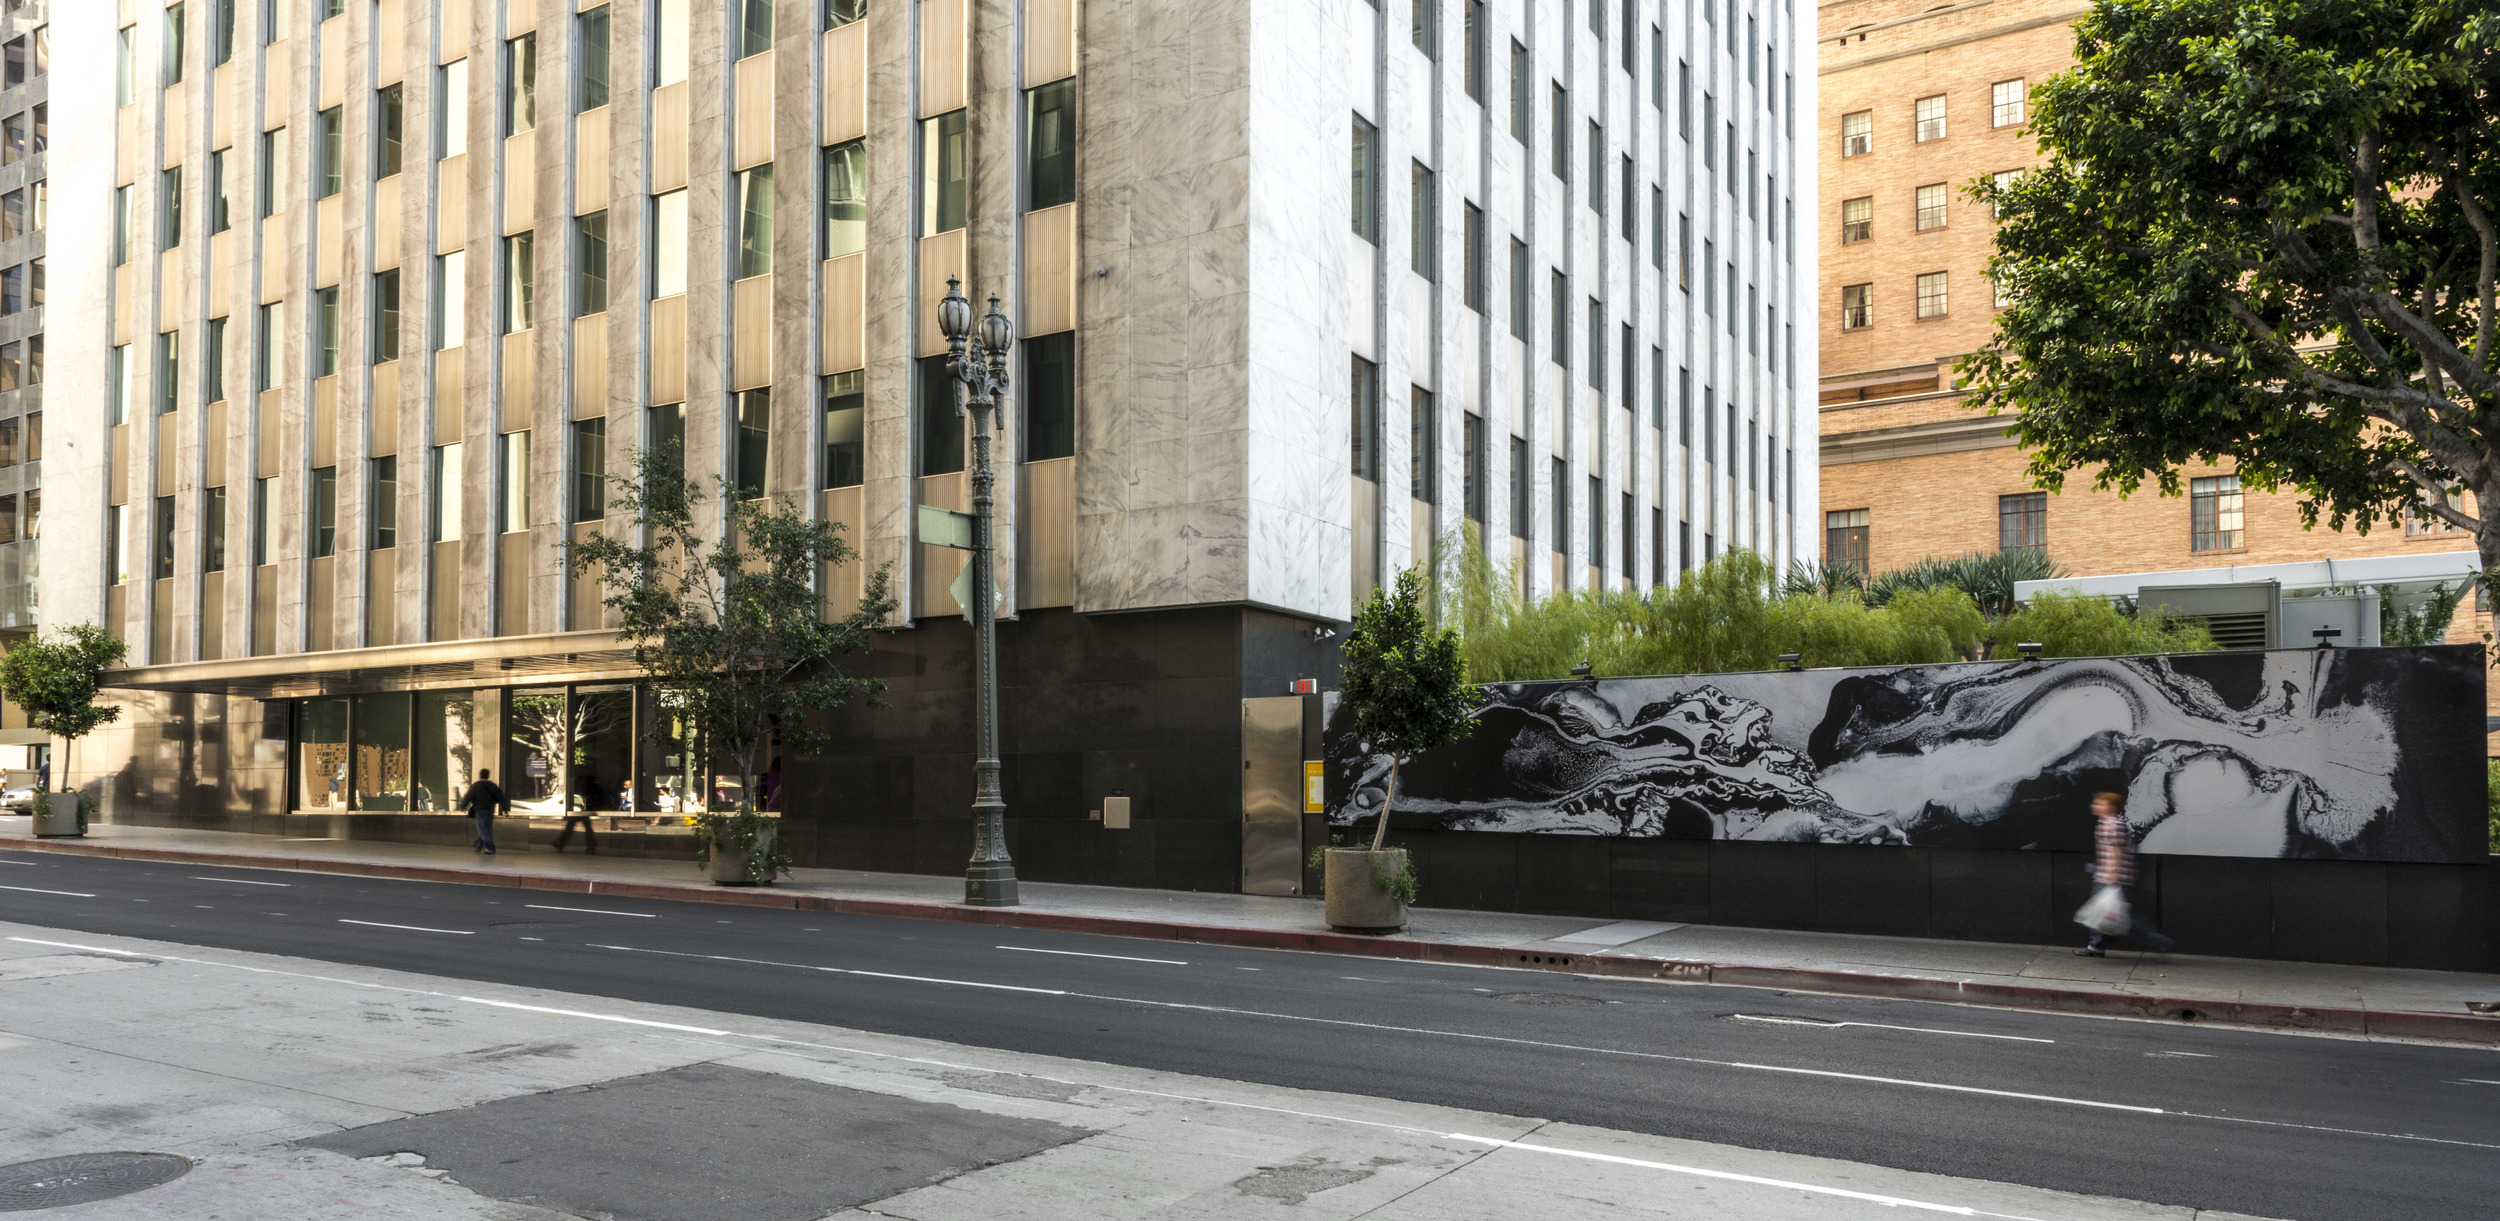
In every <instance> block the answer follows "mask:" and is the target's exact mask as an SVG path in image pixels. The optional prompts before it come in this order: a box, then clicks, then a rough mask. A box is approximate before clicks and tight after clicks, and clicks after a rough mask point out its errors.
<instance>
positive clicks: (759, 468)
mask: <svg viewBox="0 0 2500 1221" xmlns="http://www.w3.org/2000/svg"><path fill="white" fill-rule="evenodd" d="M735 397H736V399H737V403H736V410H737V419H738V437H737V445H738V448H737V451H736V454H735V455H734V456H735V458H736V465H735V467H734V468H733V469H732V471H731V475H732V476H733V478H732V482H734V483H736V484H737V485H738V497H739V499H741V500H761V499H763V497H764V490H765V488H766V487H767V486H768V482H769V479H770V476H771V462H772V436H773V392H772V391H770V390H767V389H763V388H760V387H759V388H757V389H754V390H741V391H738V392H737V395H736V396H735Z"/></svg>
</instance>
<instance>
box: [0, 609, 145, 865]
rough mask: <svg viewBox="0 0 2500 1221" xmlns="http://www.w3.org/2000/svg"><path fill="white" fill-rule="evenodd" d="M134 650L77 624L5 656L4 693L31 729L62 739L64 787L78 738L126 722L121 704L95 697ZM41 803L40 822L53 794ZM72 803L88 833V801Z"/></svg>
mask: <svg viewBox="0 0 2500 1221" xmlns="http://www.w3.org/2000/svg"><path fill="white" fill-rule="evenodd" d="M129 652H130V646H129V645H128V644H127V643H125V642H124V641H123V640H122V638H121V637H119V636H116V635H114V634H112V633H111V632H108V631H105V630H104V629H103V628H100V627H97V626H96V625H94V624H92V623H77V624H72V625H70V626H68V627H65V628H62V629H61V630H59V631H57V632H55V633H53V634H52V635H51V636H49V637H44V636H35V637H31V638H29V639H26V640H23V641H20V642H18V644H17V646H16V647H15V648H12V649H10V650H9V651H8V655H7V656H5V657H0V695H5V696H6V697H7V698H8V699H9V700H10V701H11V702H12V703H15V704H16V705H17V706H18V707H19V708H21V709H23V710H24V711H25V713H26V723H27V724H28V725H31V726H33V727H34V728H36V729H40V730H43V731H44V732H46V733H49V734H52V735H53V736H55V737H58V738H60V739H62V747H61V777H62V780H63V783H64V784H66V783H67V781H68V778H69V764H70V752H71V751H72V750H73V749H74V748H76V746H77V744H78V739H80V738H83V737H85V736H87V735H88V734H90V733H93V732H95V731H96V730H98V729H100V728H102V727H104V726H106V725H110V724H112V723H113V722H115V721H117V720H120V719H121V715H122V710H121V706H120V705H118V704H98V703H96V702H95V697H96V694H97V692H98V691H99V690H100V689H101V688H102V683H103V677H104V672H105V671H106V670H108V669H111V668H112V667H114V666H117V665H120V664H121V660H122V658H123V657H124V656H126V655H128V653H129ZM36 800H37V801H39V802H42V803H44V805H45V809H42V810H38V811H37V815H38V820H39V821H40V820H41V819H42V818H43V817H44V816H46V815H48V814H49V804H50V794H49V793H45V794H41V795H39V796H38V797H37V798H36ZM73 800H74V802H75V804H76V806H77V810H78V820H77V827H78V831H79V833H81V834H83V833H85V831H86V829H87V826H86V824H87V805H88V800H89V799H88V798H87V796H86V795H85V794H83V793H82V794H79V795H78V796H77V797H76V798H74V799H73Z"/></svg>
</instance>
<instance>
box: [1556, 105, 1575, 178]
mask: <svg viewBox="0 0 2500 1221" xmlns="http://www.w3.org/2000/svg"><path fill="white" fill-rule="evenodd" d="M1553 91H1554V92H1553V112H1554V113H1553V119H1554V123H1553V127H1554V136H1553V141H1554V147H1553V150H1552V161H1553V166H1554V177H1556V178H1560V179H1562V180H1563V181H1565V182H1569V181H1571V91H1570V90H1567V89H1565V88H1563V87H1562V86H1561V85H1555V86H1553Z"/></svg>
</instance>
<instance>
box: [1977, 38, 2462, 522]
mask: <svg viewBox="0 0 2500 1221" xmlns="http://www.w3.org/2000/svg"><path fill="white" fill-rule="evenodd" d="M2075 32H2076V57H2077V62H2076V66H2075V68H2074V69H2073V70H2072V71H2071V72H2068V73H2065V74H2063V75H2060V76H2058V77H2056V78H2053V79H2051V80H2049V81H2047V82H2045V83H2043V84H2042V85H2041V86H2040V87H2039V88H2038V89H2037V90H2036V91H2035V92H2034V94H2033V113H2032V118H2031V124H2032V131H2033V134H2034V135H2035V136H2036V137H2037V139H2038V142H2039V148H2040V151H2041V153H2042V155H2043V163H2042V164H2040V165H2039V166H2038V167H2036V168H2035V169H2032V170H2029V171H2026V172H2024V173H2023V174H2022V175H2021V176H2020V177H2019V178H2017V179H2016V180H2015V181H2014V182H2013V184H2012V185H2011V186H2010V187H2005V188H1999V187H1997V186H1995V185H1994V184H1992V183H1980V184H1977V185H1976V186H1975V187H1974V188H1973V190H1974V194H1976V195H1977V196H1978V197H1980V198H1981V199H1983V200H1986V201H1987V202H1989V203H1991V204H1993V205H1994V206H1995V208H1996V210H1997V214H1998V228H1997V233H1996V243H1997V251H1998V253H1997V256H1996V258H1995V260H1994V262H1993V263H1992V264H1991V266H1990V275H1991V276H1992V278H1994V279H1995V281H1996V282H1997V283H1998V284H1999V285H2002V286H2004V287H2005V288H2006V289H2007V290H2008V292H2009V293H2010V296H2011V302H2012V303H2011V305H2010V307H2009V308H2007V309H2005V310H2003V311H2002V312H2001V313H2000V314H1999V315H1998V321H1997V332H1996V336H1995V339H1994V340H1993V342H1992V343H1991V345H1990V346H1989V347H1988V348H1987V349H1986V350H1984V351H1982V352H1980V353H1978V354H1976V355H1974V356H1973V357H1971V358H1969V359H1968V360H1966V361H1965V362H1964V365H1963V371H1964V373H1965V374H1967V375H1968V376H1969V377H1970V379H1971V380H1972V384H1973V386H1974V394H1975V400H1976V402H1977V404H1978V405H1980V406H1983V407H1985V408H1987V409H1989V410H1991V411H1995V412H2006V413H2012V414H2014V415H2015V416H2016V418H2017V421H2018V422H2017V423H2016V425H2015V432H2016V434H2017V435H2018V436H2019V437H2020V439H2021V441H2022V442H2023V444H2024V445H2025V446H2027V447H2028V448H2029V449H2030V451H2031V454H2032V463H2031V474H2032V475H2033V477H2034V478H2035V479H2036V480H2038V481H2039V482H2040V483H2041V484H2042V485H2043V486H2046V487H2049V488H2056V487H2058V486H2060V485H2061V483H2062V481H2063V479H2064V478H2065V477H2066V475H2067V473H2068V472H2070V471H2078V470H2090V471H2091V472H2093V478H2094V480H2095V483H2096V484H2097V485H2098V486H2102V487H2112V488H2116V489H2118V490H2119V491H2121V492H2122V493H2123V492H2132V491H2134V490H2136V489H2138V488H2139V487H2141V486H2144V485H2145V484H2148V483H2150V484H2152V485H2154V486H2156V487H2158V488H2159V489H2160V490H2161V491H2162V492H2163V493H2164V494H2168V495H2176V494H2177V493H2178V492H2179V490H2180V483H2181V478H2180V471H2181V468H2182V467H2183V466H2186V465H2189V464H2194V463H2203V462H2217V461H2229V462H2232V463H2235V464H2236V466H2237V469H2238V472H2239V476H2240V479H2241V482H2242V483H2243V484H2245V485H2248V486H2252V487H2255V488H2260V489H2288V490H2291V491H2294V492H2296V493H2298V494H2299V496H2300V497H2301V501H2302V511H2303V513H2304V517H2305V520H2306V521H2308V522H2309V523H2311V524H2315V523H2316V522H2317V521H2318V520H2320V518H2321V517H2323V518H2324V519H2325V520H2326V521H2327V522H2328V523H2329V524H2330V525H2332V526H2334V527H2336V528H2338V529H2341V528H2343V527H2345V526H2346V525H2347V524H2350V525H2352V526H2354V527H2356V528H2358V529H2360V530H2363V531H2366V530H2368V529H2369V528H2370V526H2371V525H2372V524H2373V523H2374V522H2378V521H2382V520H2394V519H2396V518H2398V517H2399V516H2400V515H2401V514H2403V513H2405V512H2407V511H2414V512H2421V513H2426V514H2429V515H2433V516H2437V517H2440V518H2443V519H2445V520H2447V521H2449V522H2451V523H2453V524H2455V525H2458V526H2462V527H2465V528H2468V529H2472V530H2474V531H2475V532H2476V537H2477V541H2478V544H2479V546H2480V550H2481V553H2482V560H2483V566H2484V567H2485V568H2486V569H2490V568H2494V567H2495V566H2496V565H2500V452H2495V448H2494V441H2495V438H2496V437H2500V373H2495V369H2494V358H2495V354H2494V350H2493V331H2494V322H2495V318H2494V300H2493V298H2494V281H2495V274H2496V273H2500V234H2495V231H2494V222H2493V218H2492V212H2493V210H2494V209H2493V201H2494V200H2495V198H2500V123H2495V110H2496V109H2500V90H2495V89H2494V88H2493V82H2494V81H2495V80H2500V9H2494V8H2493V7H2492V6H2491V5H2490V4H2488V3H2487V2H2481V0H2100V2H2099V3H2098V4H2097V5H2096V6H2095V7H2094V8H2093V9H2092V10H2091V11H2090V12H2089V13H2087V14H2086V15H2084V16H2083V17H2082V18H2081V19H2080V20H2079V21H2078V22H2077V23H2076V26H2075ZM2458 485H2462V486H2464V487H2466V488H2469V489H2471V490H2472V491H2473V492H2474V493H2475V495H2476V497H2477V500H2478V504H2477V505H2476V506H2474V507H2475V510H2476V512H2478V513H2479V514H2480V516H2479V517H2476V516H2474V515H2471V514H2469V513H2468V512H2467V511H2466V510H2465V509H2464V508H2463V507H2461V506H2460V505H2459V504H2457V503H2456V502H2454V501H2452V500H2450V499H2449V498H2448V497H2447V495H2446V494H2447V493H2448V492H2449V491H2450V490H2451V489H2453V488H2455V487H2456V486H2458Z"/></svg>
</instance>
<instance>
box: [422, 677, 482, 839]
mask: <svg viewBox="0 0 2500 1221" xmlns="http://www.w3.org/2000/svg"><path fill="white" fill-rule="evenodd" d="M475 708H476V704H475V702H474V701H473V700H471V698H470V696H469V693H468V692H466V691H420V692H418V693H417V717H416V720H417V723H416V752H417V768H416V772H417V776H416V788H415V790H414V791H413V792H412V793H411V794H410V798H411V801H410V804H411V805H412V806H413V807H414V808H415V809H417V810H420V811H429V812H441V813H449V814H457V813H460V812H461V811H460V795H461V794H462V793H465V792H467V791H468V788H469V781H470V779H471V778H472V777H473V776H475V775H476V770H475V769H476V763H477V761H476V759H475V758H473V757H472V756H473V754H474V750H473V747H472V745H471V744H472V743H473V742H474V741H475V740H476V738H475V733H476V727H477V721H476V715H475Z"/></svg>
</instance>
